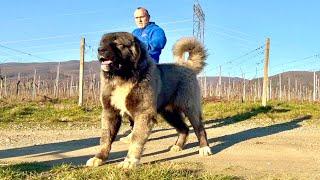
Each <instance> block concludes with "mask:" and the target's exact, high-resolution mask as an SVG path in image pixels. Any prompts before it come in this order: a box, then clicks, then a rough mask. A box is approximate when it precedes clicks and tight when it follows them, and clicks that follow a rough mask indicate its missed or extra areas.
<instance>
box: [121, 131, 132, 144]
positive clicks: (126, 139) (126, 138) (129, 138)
mask: <svg viewBox="0 0 320 180" xmlns="http://www.w3.org/2000/svg"><path fill="white" fill-rule="evenodd" d="M131 137H132V132H131V133H130V134H129V135H128V136H126V137H123V138H120V139H119V140H120V141H121V142H123V143H126V144H129V143H130V142H131Z"/></svg>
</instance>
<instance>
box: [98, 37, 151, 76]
mask: <svg viewBox="0 0 320 180" xmlns="http://www.w3.org/2000/svg"><path fill="white" fill-rule="evenodd" d="M144 56H145V50H144V48H143V46H141V42H140V41H139V40H138V39H137V38H135V37H134V36H133V35H132V34H130V33H126V32H116V33H108V34H105V35H104V36H103V37H102V39H101V41H100V47H99V48H98V60H99V61H100V63H101V70H102V71H103V72H105V73H107V74H109V75H115V76H122V77H127V78H128V77H130V76H132V75H133V73H134V71H135V70H138V69H139V64H141V63H142V62H141V61H142V60H143V59H144Z"/></svg>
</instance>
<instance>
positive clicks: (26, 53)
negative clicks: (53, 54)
mask: <svg viewBox="0 0 320 180" xmlns="http://www.w3.org/2000/svg"><path fill="white" fill-rule="evenodd" d="M0 47H3V48H5V49H9V50H11V51H15V52H18V53H20V54H25V55H28V56H31V57H35V58H38V59H41V60H46V61H50V60H49V59H46V58H42V57H40V56H36V55H33V54H31V53H28V52H24V51H20V50H17V49H13V48H10V47H7V46H4V45H2V44H0Z"/></svg>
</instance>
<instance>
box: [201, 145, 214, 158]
mask: <svg viewBox="0 0 320 180" xmlns="http://www.w3.org/2000/svg"><path fill="white" fill-rule="evenodd" d="M211 154H212V152H211V149H210V147H209V146H205V147H202V148H200V149H199V155H200V156H210V155H211Z"/></svg>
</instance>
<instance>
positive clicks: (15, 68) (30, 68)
mask: <svg viewBox="0 0 320 180" xmlns="http://www.w3.org/2000/svg"><path fill="white" fill-rule="evenodd" d="M57 66H58V62H44V63H4V64H0V70H1V71H0V75H2V76H4V75H6V76H7V78H8V79H9V80H10V79H17V77H18V73H20V77H21V78H22V79H32V78H33V74H34V70H35V69H36V70H37V77H39V76H40V78H41V79H42V80H54V79H55V78H56V74H57ZM99 67H100V65H99V62H98V61H90V62H85V70H84V74H85V78H89V77H90V72H91V74H92V75H93V74H95V76H96V77H97V78H99ZM317 74H318V75H320V74H319V72H317ZM280 75H281V83H282V85H283V86H284V85H285V86H288V81H289V79H290V85H291V87H295V85H296V83H297V84H298V85H299V86H300V84H301V86H307V87H312V86H313V72H309V71H288V72H284V73H281V74H280ZM71 76H73V78H74V80H77V79H78V76H79V60H71V61H66V62H61V64H60V76H59V77H60V79H61V80H63V79H70V78H71ZM269 79H270V80H271V82H272V86H273V87H275V86H278V85H279V74H276V75H274V76H271V77H269ZM258 80H259V81H260V83H261V84H262V80H263V78H257V79H252V80H248V79H246V81H247V82H248V83H255V82H257V81H258ZM206 81H207V83H208V84H214V85H216V84H217V83H218V82H219V77H217V76H213V77H207V80H206ZM230 81H231V82H232V81H233V82H241V81H243V79H242V78H239V77H230ZM221 82H222V84H223V83H228V82H229V77H221Z"/></svg>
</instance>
